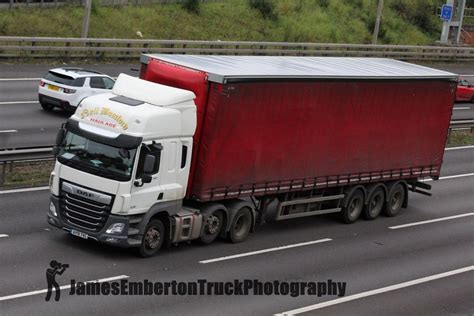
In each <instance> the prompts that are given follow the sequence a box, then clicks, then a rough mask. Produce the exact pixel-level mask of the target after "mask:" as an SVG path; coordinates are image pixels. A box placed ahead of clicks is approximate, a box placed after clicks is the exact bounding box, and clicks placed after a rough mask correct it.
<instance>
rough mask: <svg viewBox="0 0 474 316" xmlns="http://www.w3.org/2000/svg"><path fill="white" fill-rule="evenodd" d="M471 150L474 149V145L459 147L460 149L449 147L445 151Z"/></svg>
mask: <svg viewBox="0 0 474 316" xmlns="http://www.w3.org/2000/svg"><path fill="white" fill-rule="evenodd" d="M470 148H474V145H470V146H459V147H448V148H445V149H444V150H458V149H470Z"/></svg>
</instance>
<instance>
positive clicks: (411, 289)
mask: <svg viewBox="0 0 474 316" xmlns="http://www.w3.org/2000/svg"><path fill="white" fill-rule="evenodd" d="M429 183H431V184H432V185H433V190H432V193H433V196H432V197H427V196H423V195H418V194H412V193H410V199H409V207H408V208H407V209H404V210H403V212H402V213H401V214H399V215H398V216H397V217H394V218H387V217H379V218H378V219H376V220H375V221H365V220H359V221H358V222H356V223H355V224H353V225H344V224H341V223H339V222H338V220H337V217H336V216H320V217H310V218H304V219H294V220H287V221H282V222H277V223H275V222H273V223H267V225H265V226H260V227H258V230H257V232H256V233H253V234H251V235H250V237H249V239H248V240H247V241H246V242H244V243H241V244H230V243H227V242H225V241H217V242H215V243H213V244H211V245H208V246H201V245H196V244H194V243H192V244H179V245H177V246H173V247H172V248H171V249H165V250H163V251H162V252H161V253H160V254H159V255H158V256H157V257H153V258H149V259H141V258H138V257H137V256H136V255H135V254H134V252H133V251H130V250H122V249H115V248H111V247H107V246H104V245H100V244H97V243H95V242H89V241H84V240H81V239H79V238H76V237H72V236H69V235H68V234H67V233H66V232H63V231H59V230H57V229H54V228H52V227H49V226H48V224H47V223H46V210H47V208H48V191H47V190H45V189H42V190H37V191H30V192H23V191H21V192H17V193H11V192H10V193H5V192H2V193H0V201H1V204H0V213H1V216H2V220H1V221H0V236H3V237H0V315H15V316H16V315H96V314H103V315H109V314H117V315H126V314H133V315H270V314H278V313H285V312H287V313H289V314H294V313H300V314H303V315H400V314H403V315H472V314H473V313H474V300H473V298H474V270H473V268H474V216H473V215H474V147H473V146H470V147H468V148H463V149H450V150H447V151H446V153H445V159H444V165H443V170H442V177H441V180H439V181H431V182H429ZM433 220H435V221H433ZM406 224H415V225H408V226H406ZM400 225H402V226H400ZM312 241H314V243H309V244H302V243H307V242H312ZM316 241H319V242H316ZM282 246H290V247H286V248H285V247H284V248H279V249H275V248H276V247H282ZM252 251H256V253H254V254H250V255H249V254H248V252H252ZM262 251H263V252H262ZM245 254H247V255H245ZM235 255H241V256H238V257H234V258H224V257H226V256H235ZM53 259H54V260H57V261H59V262H61V263H66V264H69V268H67V269H66V271H65V272H64V274H63V275H60V276H58V277H57V281H58V283H59V285H61V286H67V285H68V284H70V282H71V279H75V280H76V281H89V280H97V279H106V278H112V280H120V279H124V280H129V281H143V280H144V279H147V280H149V281H151V282H167V281H173V280H176V281H178V282H179V281H183V282H193V281H196V280H198V279H206V280H208V281H230V282H233V280H234V279H239V280H242V279H252V280H253V279H258V280H260V281H262V282H265V281H269V282H273V281H274V280H277V281H279V282H296V281H312V282H327V281H328V280H332V281H335V282H346V293H345V296H344V297H338V296H334V295H331V296H321V297H317V296H311V295H301V296H298V297H291V296H287V295H285V296H282V295H262V296H256V295H247V296H245V295H242V296H225V295H222V296H208V295H197V296H179V295H178V296H172V295H169V296H163V295H162V296H155V295H151V296H104V295H101V296H77V295H69V289H67V288H63V290H62V292H61V298H60V300H59V302H55V301H50V302H45V291H44V290H45V289H46V287H47V285H46V276H45V271H46V268H47V267H48V265H49V263H50V261H51V260H53ZM213 259H215V260H213ZM209 260H210V261H209ZM37 291H39V292H37ZM344 300H345V301H344Z"/></svg>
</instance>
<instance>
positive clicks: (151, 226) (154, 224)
mask: <svg viewBox="0 0 474 316" xmlns="http://www.w3.org/2000/svg"><path fill="white" fill-rule="evenodd" d="M164 238H165V226H164V225H163V223H162V222H161V220H159V219H153V220H151V221H150V222H149V223H148V225H146V228H145V232H144V233H143V238H142V243H141V245H140V247H139V252H140V255H141V256H142V257H143V258H147V257H152V256H155V255H157V254H158V252H159V251H160V248H161V245H163V240H164Z"/></svg>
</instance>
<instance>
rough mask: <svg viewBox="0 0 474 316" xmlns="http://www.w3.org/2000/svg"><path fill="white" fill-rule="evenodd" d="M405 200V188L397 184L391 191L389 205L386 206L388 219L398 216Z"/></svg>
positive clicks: (385, 211)
mask: <svg viewBox="0 0 474 316" xmlns="http://www.w3.org/2000/svg"><path fill="white" fill-rule="evenodd" d="M404 200H405V188H404V187H403V185H402V184H400V183H397V184H396V185H395V186H394V187H392V188H391V189H390V192H389V194H388V199H387V203H386V205H385V210H384V213H385V215H386V216H388V217H393V216H395V215H397V214H398V213H399V212H400V210H401V209H402V206H403V201H404Z"/></svg>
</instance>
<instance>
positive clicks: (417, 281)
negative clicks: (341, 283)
mask: <svg viewBox="0 0 474 316" xmlns="http://www.w3.org/2000/svg"><path fill="white" fill-rule="evenodd" d="M473 270H474V266H468V267H464V268H460V269H456V270H451V271H447V272H443V273H438V274H433V275H430V276H427V277H424V278H419V279H415V280H411V281H407V282H403V283H398V284H395V285H390V286H386V287H382V288H379V289H375V290H371V291H367V292H361V293H357V294H354V295H349V296H346V297H341V298H337V299H335V300H330V301H326V302H322V303H318V304H314V305H309V306H305V307H301V308H297V309H293V310H290V311H286V312H283V313H281V314H277V315H296V314H301V313H307V312H310V311H314V310H316V309H321V308H324V307H328V306H333V305H337V304H341V303H345V302H350V301H353V300H358V299H360V298H364V297H369V296H373V295H377V294H382V293H386V292H390V291H395V290H398V289H403V288H405V287H409V286H413V285H417V284H421V283H426V282H429V281H433V280H438V279H442V278H446V277H449V276H452V275H456V274H460V273H465V272H469V271H473Z"/></svg>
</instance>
